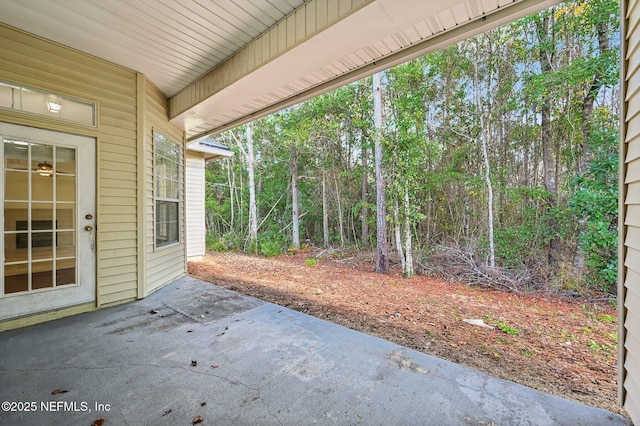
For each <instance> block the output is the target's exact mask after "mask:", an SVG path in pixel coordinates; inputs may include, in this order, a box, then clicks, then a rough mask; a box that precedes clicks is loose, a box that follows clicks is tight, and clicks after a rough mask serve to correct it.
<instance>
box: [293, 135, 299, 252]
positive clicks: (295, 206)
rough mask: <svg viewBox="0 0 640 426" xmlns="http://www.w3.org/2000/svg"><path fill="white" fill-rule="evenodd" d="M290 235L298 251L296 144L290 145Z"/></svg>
mask: <svg viewBox="0 0 640 426" xmlns="http://www.w3.org/2000/svg"><path fill="white" fill-rule="evenodd" d="M291 204H292V206H291V215H292V221H291V224H292V225H291V234H292V237H291V239H292V241H291V243H292V245H293V248H295V249H296V250H300V223H299V212H298V152H297V151H296V144H295V143H292V144H291Z"/></svg>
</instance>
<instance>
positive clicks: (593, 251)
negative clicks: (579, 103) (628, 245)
mask: <svg viewBox="0 0 640 426" xmlns="http://www.w3.org/2000/svg"><path fill="white" fill-rule="evenodd" d="M596 120H597V121H596V123H595V125H594V130H593V131H592V132H591V140H589V141H587V144H588V147H589V149H590V151H591V153H592V159H591V161H590V162H589V165H588V170H587V171H585V173H583V174H582V175H581V176H579V177H578V178H576V179H575V180H574V182H573V184H574V187H575V190H574V192H573V196H572V198H571V202H570V207H571V209H572V211H573V213H574V215H575V216H576V218H577V219H578V220H579V221H582V222H583V223H584V226H583V228H582V230H581V232H580V234H579V244H580V248H581V249H582V250H583V252H584V257H585V264H586V266H587V267H588V271H587V276H586V279H587V282H588V283H589V284H590V285H591V286H592V287H593V288H596V289H598V290H602V291H612V290H614V288H615V285H616V281H617V267H618V266H617V260H618V256H617V244H618V180H617V172H618V132H617V129H616V127H615V126H614V125H612V123H610V122H608V121H611V120H610V118H609V117H608V116H607V114H606V113H604V112H603V111H599V114H598V115H597V116H596Z"/></svg>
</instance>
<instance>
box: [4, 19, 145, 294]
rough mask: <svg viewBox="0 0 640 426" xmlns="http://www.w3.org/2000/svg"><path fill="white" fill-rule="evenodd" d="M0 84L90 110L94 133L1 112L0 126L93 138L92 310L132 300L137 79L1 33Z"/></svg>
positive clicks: (24, 36)
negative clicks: (67, 99) (92, 106)
mask: <svg viewBox="0 0 640 426" xmlns="http://www.w3.org/2000/svg"><path fill="white" fill-rule="evenodd" d="M0 40H2V42H1V43H0V79H2V80H6V81H10V82H15V83H18V84H22V85H26V86H31V87H34V88H39V89H43V90H45V91H51V92H56V93H60V94H63V95H70V96H74V97H77V98H81V99H86V100H88V101H93V102H97V104H98V106H97V115H98V125H97V127H95V128H93V127H88V126H81V125H74V124H69V123H64V122H60V121H57V120H53V119H49V118H47V117H38V116H35V115H30V114H25V113H21V112H14V111H6V110H0V121H5V122H9V123H14V124H19V125H25V126H32V127H39V128H43V129H48V130H54V131H61V132H68V133H74V134H79V135H84V136H90V137H95V138H96V143H97V146H96V156H97V160H96V175H97V182H98V184H97V186H98V187H97V211H96V212H95V214H96V247H97V301H96V305H97V306H105V305H109V304H112V303H121V302H125V301H128V300H133V299H134V298H135V297H136V294H137V289H136V286H137V272H138V263H137V260H138V259H137V238H136V232H137V227H138V225H137V223H138V222H137V219H138V210H137V206H136V194H137V193H136V190H137V189H136V185H137V184H136V180H137V177H138V174H137V167H136V164H137V163H136V162H137V153H136V145H137V133H136V131H137V124H136V119H137V111H136V98H137V90H136V73H134V72H132V71H130V70H127V69H124V68H122V67H119V66H116V65H114V64H111V63H108V62H105V61H102V60H100V59H97V58H94V57H91V56H88V55H85V54H82V53H80V52H77V51H75V50H72V49H69V48H66V47H63V46H60V45H57V44H54V43H51V42H49V41H46V40H44V39H41V38H38V37H35V36H32V35H29V34H26V33H23V32H21V31H17V30H15V29H13V28H10V27H8V26H5V25H0Z"/></svg>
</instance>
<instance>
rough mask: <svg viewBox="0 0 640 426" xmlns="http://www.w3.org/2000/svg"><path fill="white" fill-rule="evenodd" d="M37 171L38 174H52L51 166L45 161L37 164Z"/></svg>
mask: <svg viewBox="0 0 640 426" xmlns="http://www.w3.org/2000/svg"><path fill="white" fill-rule="evenodd" d="M38 172H39V173H40V176H51V175H52V174H53V166H52V165H51V164H49V163H47V162H46V161H45V162H44V163H39V164H38Z"/></svg>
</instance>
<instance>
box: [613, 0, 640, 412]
mask: <svg viewBox="0 0 640 426" xmlns="http://www.w3.org/2000/svg"><path fill="white" fill-rule="evenodd" d="M621 7H622V11H621V17H622V27H621V34H622V37H621V42H622V48H621V52H622V66H621V69H622V84H621V87H622V114H621V117H622V122H621V123H620V124H621V126H620V140H621V147H620V198H619V199H620V208H619V210H620V224H619V232H620V240H619V241H620V242H619V245H618V247H619V248H618V258H619V265H620V267H619V276H618V280H619V289H618V300H619V303H618V305H619V309H620V315H619V317H620V321H619V331H618V335H619V340H620V342H621V344H620V354H619V355H620V356H619V358H618V365H619V367H618V369H619V372H620V377H619V381H618V383H619V386H620V391H619V399H620V402H621V403H622V405H623V406H624V408H625V409H626V410H627V412H628V413H629V415H630V416H631V418H632V420H633V421H634V422H635V423H638V422H640V29H639V28H638V25H640V2H639V1H636V0H629V1H622V2H621Z"/></svg>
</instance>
